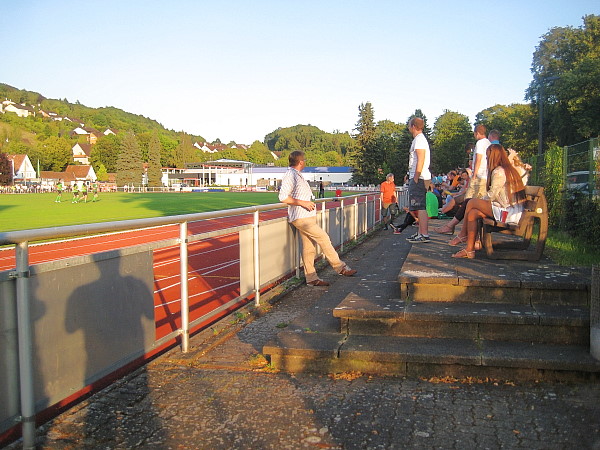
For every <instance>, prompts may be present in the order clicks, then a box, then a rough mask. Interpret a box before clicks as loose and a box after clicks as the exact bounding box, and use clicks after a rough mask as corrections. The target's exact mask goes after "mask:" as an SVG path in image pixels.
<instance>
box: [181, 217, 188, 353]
mask: <svg viewBox="0 0 600 450" xmlns="http://www.w3.org/2000/svg"><path fill="white" fill-rule="evenodd" d="M187 231H188V227H187V222H185V221H184V222H181V223H180V224H179V272H180V274H179V279H180V283H181V351H182V352H183V353H187V351H188V349H189V344H190V314H189V313H190V307H189V297H188V248H187V243H188V237H187Z"/></svg>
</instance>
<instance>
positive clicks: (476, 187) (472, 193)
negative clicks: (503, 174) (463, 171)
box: [465, 177, 487, 198]
mask: <svg viewBox="0 0 600 450" xmlns="http://www.w3.org/2000/svg"><path fill="white" fill-rule="evenodd" d="M486 194H487V180H482V179H481V178H477V177H473V178H471V181H470V182H469V186H468V187H467V191H466V192H465V198H483V197H485V195H486Z"/></svg>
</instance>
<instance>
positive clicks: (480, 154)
mask: <svg viewBox="0 0 600 450" xmlns="http://www.w3.org/2000/svg"><path fill="white" fill-rule="evenodd" d="M486 135H487V130H486V128H485V125H477V126H476V127H475V130H474V131H473V136H474V137H475V139H476V140H477V143H476V144H475V155H474V157H473V166H472V167H471V169H472V170H473V176H472V177H471V181H470V182H469V187H468V188H467V192H466V193H465V198H483V197H484V196H485V194H486V192H487V156H486V152H487V149H488V147H489V146H490V145H492V143H491V142H490V141H489V139H488V138H487V137H486Z"/></svg>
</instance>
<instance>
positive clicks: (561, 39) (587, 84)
mask: <svg viewBox="0 0 600 450" xmlns="http://www.w3.org/2000/svg"><path fill="white" fill-rule="evenodd" d="M531 71H532V73H533V80H532V81H531V83H530V85H529V88H528V90H527V94H526V98H527V99H528V100H531V101H532V102H535V103H536V104H537V106H539V104H540V102H543V103H544V122H545V126H544V128H545V130H547V136H548V139H549V140H550V141H556V142H557V143H558V144H559V145H561V146H563V145H570V144H574V143H576V142H580V141H582V140H584V139H588V138H590V137H594V136H598V134H600V83H599V82H598V80H600V16H597V15H593V14H592V15H587V16H585V17H584V18H583V26H581V27H579V28H573V27H556V28H552V29H551V30H550V31H549V32H548V33H546V34H545V35H544V36H543V37H542V40H541V41H540V44H539V45H538V46H537V47H536V50H535V52H534V54H533V62H532V68H531Z"/></svg>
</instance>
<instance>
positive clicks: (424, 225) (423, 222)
mask: <svg viewBox="0 0 600 450" xmlns="http://www.w3.org/2000/svg"><path fill="white" fill-rule="evenodd" d="M424 128H425V122H424V121H423V119H421V118H420V117H413V118H412V119H410V120H409V122H408V131H409V132H410V134H412V136H413V141H412V144H411V146H410V152H409V154H408V179H409V180H408V200H409V205H408V209H409V211H416V212H417V217H418V218H419V231H418V232H417V233H415V234H414V235H412V236H411V237H409V238H407V241H409V242H412V243H414V244H420V243H423V242H430V239H429V216H428V214H427V208H426V206H427V205H426V200H425V199H426V195H427V190H428V189H429V185H430V184H431V172H429V161H430V158H431V154H430V151H429V143H428V142H427V139H426V138H425V135H424V134H423V129H424Z"/></svg>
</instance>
